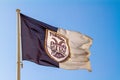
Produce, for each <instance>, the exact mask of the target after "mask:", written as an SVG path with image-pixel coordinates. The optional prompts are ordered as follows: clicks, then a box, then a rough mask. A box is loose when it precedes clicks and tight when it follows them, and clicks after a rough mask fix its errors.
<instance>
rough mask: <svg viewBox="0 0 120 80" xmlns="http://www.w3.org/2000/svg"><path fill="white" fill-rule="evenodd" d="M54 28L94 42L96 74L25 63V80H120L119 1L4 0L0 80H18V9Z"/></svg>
mask: <svg viewBox="0 0 120 80" xmlns="http://www.w3.org/2000/svg"><path fill="white" fill-rule="evenodd" d="M17 8H19V9H20V10H21V13H23V14H26V15H28V16H30V17H33V18H35V19H37V20H40V21H43V22H46V23H48V24H50V25H53V26H56V27H60V28H64V29H68V30H74V31H79V32H81V33H83V34H86V35H88V36H90V37H92V38H93V45H92V47H91V48H90V51H91V56H90V60H91V66H92V72H88V71H87V70H63V69H57V68H52V67H44V66H40V65H37V64H35V63H32V62H27V61H24V62H23V64H24V67H23V69H21V80H119V79H120V76H119V74H120V62H119V61H120V57H119V56H120V47H119V45H120V2H119V0H92V1H91V0H84V1H82V0H1V1H0V28H1V29H0V80H16V52H17V44H16V43H17V31H16V30H17V28H16V25H17V24H16V9H17Z"/></svg>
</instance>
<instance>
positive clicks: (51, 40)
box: [45, 30, 70, 62]
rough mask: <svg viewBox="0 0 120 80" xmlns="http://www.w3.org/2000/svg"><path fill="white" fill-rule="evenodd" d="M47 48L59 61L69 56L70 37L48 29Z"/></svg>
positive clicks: (48, 52) (53, 57)
mask: <svg viewBox="0 0 120 80" xmlns="http://www.w3.org/2000/svg"><path fill="white" fill-rule="evenodd" d="M45 49H46V52H47V54H48V55H49V56H50V57H51V58H52V59H54V60H55V61H57V62H61V61H64V60H65V59H67V58H68V56H69V53H70V52H69V46H68V39H67V38H66V37H64V36H63V35H61V34H58V33H57V32H54V31H51V30H46V38H45Z"/></svg>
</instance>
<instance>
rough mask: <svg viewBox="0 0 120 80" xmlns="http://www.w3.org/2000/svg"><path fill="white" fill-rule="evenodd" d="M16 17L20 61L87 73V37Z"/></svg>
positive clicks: (23, 17) (88, 40)
mask: <svg viewBox="0 0 120 80" xmlns="http://www.w3.org/2000/svg"><path fill="white" fill-rule="evenodd" d="M20 18H21V42H22V59H23V60H27V61H31V62H34V63H36V64H39V65H44V66H52V67H57V68H63V69H87V70H91V65H90V60H89V56H90V51H89V48H90V46H91V44H92V39H91V38H90V37H88V36H86V35H83V34H81V33H80V32H76V31H70V30H65V29H62V28H58V27H54V26H51V25H49V24H46V23H44V22H41V21H38V20H36V19H33V18H31V17H28V16H26V15H24V14H22V13H20Z"/></svg>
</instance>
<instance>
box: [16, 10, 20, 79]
mask: <svg viewBox="0 0 120 80" xmlns="http://www.w3.org/2000/svg"><path fill="white" fill-rule="evenodd" d="M16 12H17V80H20V69H21V61H20V59H21V58H20V37H21V36H20V33H21V31H20V10H19V9H16Z"/></svg>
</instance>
